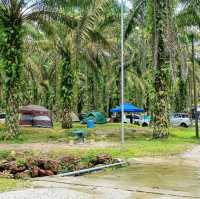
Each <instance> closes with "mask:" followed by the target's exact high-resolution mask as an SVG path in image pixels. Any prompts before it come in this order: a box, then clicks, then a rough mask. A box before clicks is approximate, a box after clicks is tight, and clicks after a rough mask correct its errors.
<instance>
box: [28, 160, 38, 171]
mask: <svg viewBox="0 0 200 199" xmlns="http://www.w3.org/2000/svg"><path fill="white" fill-rule="evenodd" d="M26 166H27V168H29V169H32V168H33V167H34V166H37V161H36V160H35V159H33V158H29V159H28V160H26Z"/></svg>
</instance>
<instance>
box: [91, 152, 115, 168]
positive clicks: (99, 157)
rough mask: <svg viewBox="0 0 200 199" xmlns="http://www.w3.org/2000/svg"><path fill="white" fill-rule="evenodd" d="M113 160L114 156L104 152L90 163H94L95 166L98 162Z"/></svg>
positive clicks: (103, 162) (105, 162)
mask: <svg viewBox="0 0 200 199" xmlns="http://www.w3.org/2000/svg"><path fill="white" fill-rule="evenodd" d="M111 162H112V158H111V157H110V156H109V155H107V154H103V155H98V156H96V157H95V158H94V159H92V160H91V161H90V162H89V163H90V164H92V165H93V166H96V165H98V164H108V163H111Z"/></svg>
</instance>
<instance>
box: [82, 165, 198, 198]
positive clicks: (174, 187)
mask: <svg viewBox="0 0 200 199" xmlns="http://www.w3.org/2000/svg"><path fill="white" fill-rule="evenodd" d="M85 177H86V178H89V179H92V180H93V181H96V180H97V181H99V180H100V181H102V182H103V181H104V182H110V184H113V185H114V184H116V185H119V186H122V187H125V186H129V187H138V188H141V187H143V188H147V189H148V188H151V189H155V190H166V191H164V192H166V195H167V193H168V191H177V192H184V193H189V194H191V195H194V196H199V197H200V172H199V171H198V169H197V168H196V167H190V166H177V165H170V164H167V165H166V164H149V165H147V164H146V165H144V164H136V165H132V166H129V167H125V168H121V169H115V170H109V171H106V172H103V173H96V174H92V175H88V176H85ZM136 195H138V197H136ZM139 195H140V196H142V195H143V196H147V195H148V196H149V197H148V198H155V197H154V196H153V195H152V197H151V194H145V193H135V194H134V196H135V197H134V198H142V197H139ZM144 198H147V197H144ZM156 198H157V197H156ZM158 198H160V197H158ZM162 198H164V197H162ZM167 198H168V197H167ZM169 198H172V197H169Z"/></svg>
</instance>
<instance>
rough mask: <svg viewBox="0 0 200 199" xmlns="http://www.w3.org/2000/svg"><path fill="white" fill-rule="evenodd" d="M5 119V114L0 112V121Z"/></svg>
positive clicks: (3, 121) (2, 121)
mask: <svg viewBox="0 0 200 199" xmlns="http://www.w3.org/2000/svg"><path fill="white" fill-rule="evenodd" d="M5 119H6V114H5V113H0V123H5Z"/></svg>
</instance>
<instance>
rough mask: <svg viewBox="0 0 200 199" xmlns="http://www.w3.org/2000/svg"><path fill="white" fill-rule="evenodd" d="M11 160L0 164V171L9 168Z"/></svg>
mask: <svg viewBox="0 0 200 199" xmlns="http://www.w3.org/2000/svg"><path fill="white" fill-rule="evenodd" d="M12 163H13V162H7V161H6V162H3V163H1V164H0V172H3V171H5V170H9V167H10V165H11V164H12Z"/></svg>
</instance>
